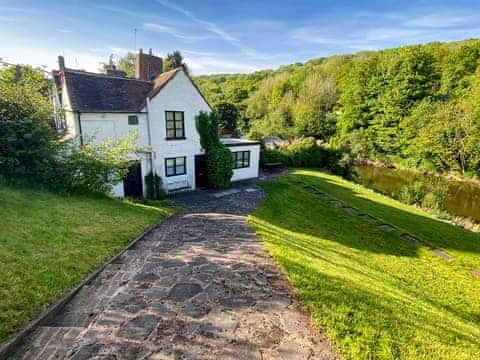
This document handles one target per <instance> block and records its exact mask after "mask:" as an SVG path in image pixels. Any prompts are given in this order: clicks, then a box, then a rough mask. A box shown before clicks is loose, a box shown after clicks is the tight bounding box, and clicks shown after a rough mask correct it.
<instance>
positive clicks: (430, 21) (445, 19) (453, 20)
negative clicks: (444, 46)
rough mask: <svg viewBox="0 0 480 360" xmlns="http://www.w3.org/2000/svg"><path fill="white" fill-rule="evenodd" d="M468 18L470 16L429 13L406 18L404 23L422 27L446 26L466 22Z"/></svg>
mask: <svg viewBox="0 0 480 360" xmlns="http://www.w3.org/2000/svg"><path fill="white" fill-rule="evenodd" d="M470 20H471V18H470V17H466V16H454V15H451V14H450V15H440V14H429V15H424V16H418V17H415V18H413V19H410V20H407V21H406V22H405V25H406V26H416V27H424V28H447V27H453V26H458V25H462V24H466V23H468V22H469V21H470Z"/></svg>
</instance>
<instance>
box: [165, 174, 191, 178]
mask: <svg viewBox="0 0 480 360" xmlns="http://www.w3.org/2000/svg"><path fill="white" fill-rule="evenodd" d="M183 175H187V173H183V174H175V175H165V177H167V178H172V177H175V176H183Z"/></svg>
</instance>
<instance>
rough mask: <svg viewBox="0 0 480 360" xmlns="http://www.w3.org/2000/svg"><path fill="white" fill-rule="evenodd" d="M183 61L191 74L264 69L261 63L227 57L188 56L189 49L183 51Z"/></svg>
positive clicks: (243, 71)
mask: <svg viewBox="0 0 480 360" xmlns="http://www.w3.org/2000/svg"><path fill="white" fill-rule="evenodd" d="M184 53H185V54H187V55H186V56H185V61H186V62H187V64H188V66H189V67H190V68H191V69H192V72H193V74H195V75H200V74H215V73H245V72H252V71H255V70H260V69H264V68H265V66H264V65H263V64H249V63H245V62H240V61H236V60H232V59H229V58H224V57H219V56H209V55H196V56H192V57H190V56H188V53H189V51H184Z"/></svg>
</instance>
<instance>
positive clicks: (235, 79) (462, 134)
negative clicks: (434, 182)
mask: <svg viewBox="0 0 480 360" xmlns="http://www.w3.org/2000/svg"><path fill="white" fill-rule="evenodd" d="M479 59H480V40H466V41H461V42H454V43H430V44H426V45H414V46H406V47H401V48H394V49H387V50H382V51H375V52H359V53H357V54H354V55H343V56H332V57H328V58H320V59H314V60H311V61H308V62H306V63H304V64H301V63H297V64H292V65H288V66H284V67H280V68H279V69H277V70H265V71H258V72H254V73H251V74H232V75H226V74H220V75H209V76H198V77H196V78H195V81H196V83H197V84H198V86H199V87H200V89H201V90H202V92H203V94H204V95H205V96H206V98H207V100H208V101H209V102H210V103H211V105H212V106H213V107H215V108H218V107H224V108H225V107H226V106H227V105H228V107H229V108H230V111H231V108H232V105H233V107H234V108H236V109H237V110H238V122H237V127H238V131H239V132H240V133H243V134H248V136H249V137H251V138H257V139H259V138H261V137H263V136H267V135H276V136H279V137H281V138H283V139H295V138H301V137H314V138H315V139H318V140H320V141H323V142H325V143H326V144H328V145H329V146H331V147H336V148H339V147H343V148H348V149H349V151H351V153H352V154H354V155H355V156H356V157H357V158H359V159H370V160H377V161H382V162H385V163H394V164H398V165H402V166H406V167H409V168H417V169H422V170H432V171H437V172H442V173H446V172H455V173H461V174H465V175H469V176H478V175H480V66H479Z"/></svg>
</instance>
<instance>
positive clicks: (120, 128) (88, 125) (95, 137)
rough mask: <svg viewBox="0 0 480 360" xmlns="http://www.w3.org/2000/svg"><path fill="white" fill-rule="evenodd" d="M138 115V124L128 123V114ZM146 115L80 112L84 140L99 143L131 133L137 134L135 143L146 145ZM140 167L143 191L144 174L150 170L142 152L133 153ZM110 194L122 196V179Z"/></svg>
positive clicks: (144, 187) (141, 145) (144, 146)
mask: <svg viewBox="0 0 480 360" xmlns="http://www.w3.org/2000/svg"><path fill="white" fill-rule="evenodd" d="M129 115H135V116H137V117H138V125H129V124H128V116H129ZM146 119H147V117H146V114H145V113H81V114H80V121H81V127H82V135H83V139H84V143H85V142H89V141H91V142H93V143H100V142H102V141H105V140H119V139H121V138H124V137H126V136H130V135H132V134H134V133H135V134H137V144H138V145H139V146H140V147H142V148H147V147H148V137H147V122H146V121H147V120H146ZM134 156H135V159H138V160H140V162H141V168H142V182H143V191H144V193H145V189H146V185H145V178H144V177H145V175H146V174H147V173H148V172H149V171H150V164H149V161H147V159H146V156H145V155H144V154H135V155H134ZM112 195H113V196H115V197H123V196H124V192H123V181H121V182H120V183H118V184H116V185H114V187H113V189H112Z"/></svg>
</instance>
